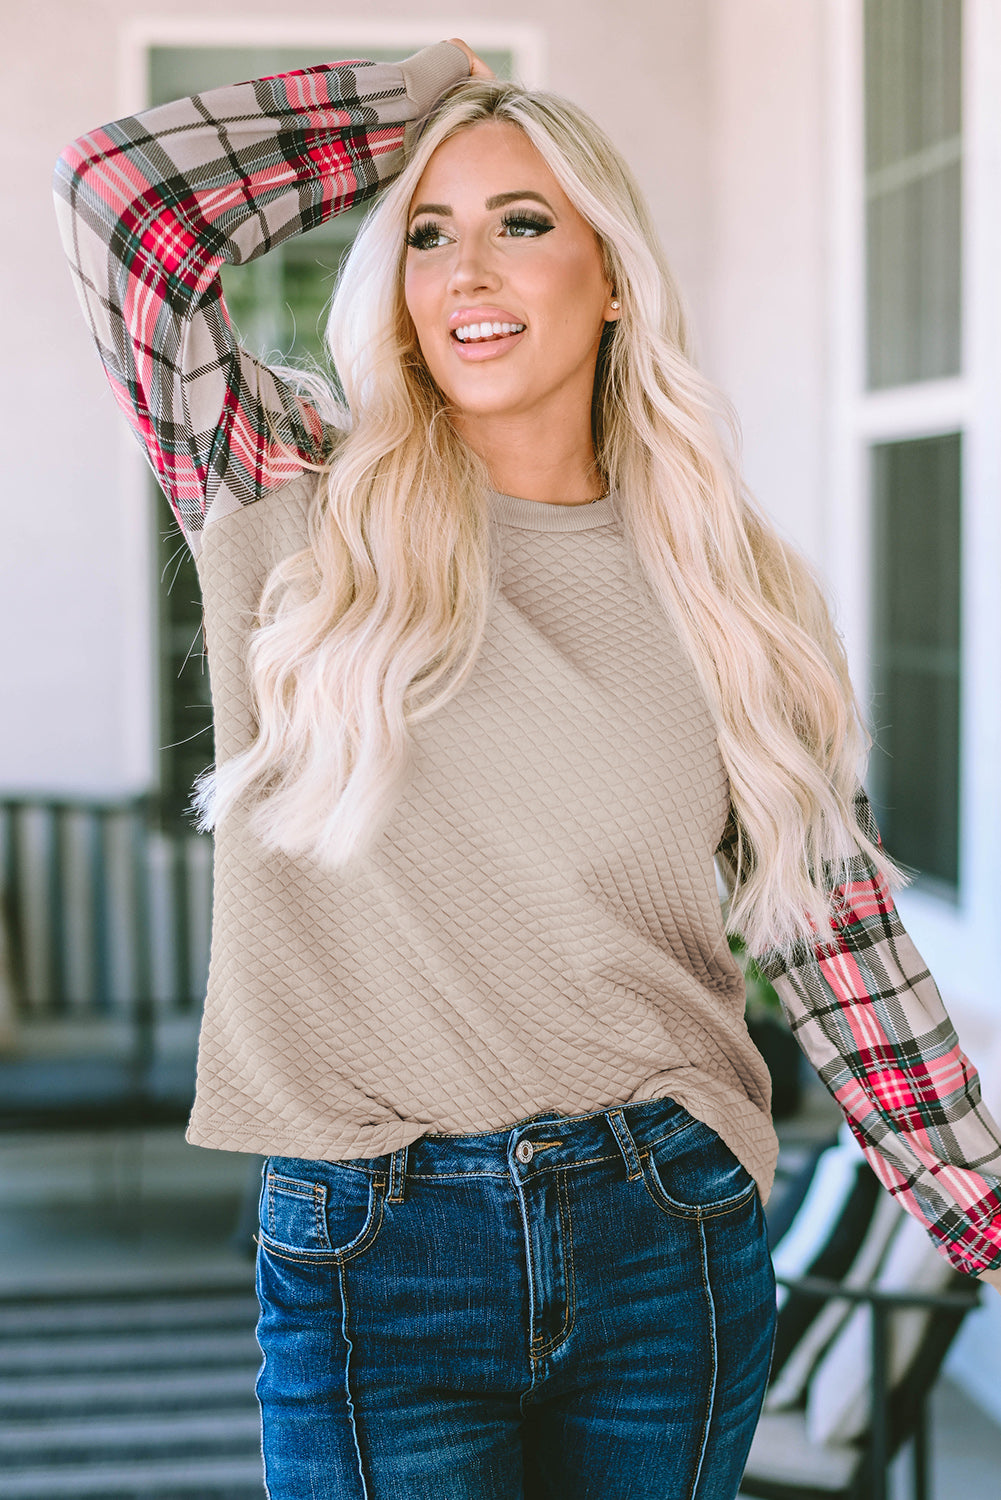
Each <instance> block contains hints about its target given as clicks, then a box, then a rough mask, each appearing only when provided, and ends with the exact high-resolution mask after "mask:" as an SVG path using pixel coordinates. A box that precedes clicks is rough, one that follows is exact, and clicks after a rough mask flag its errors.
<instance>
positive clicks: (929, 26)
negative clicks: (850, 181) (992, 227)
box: [865, 0, 962, 389]
mask: <svg viewBox="0 0 1001 1500" xmlns="http://www.w3.org/2000/svg"><path fill="white" fill-rule="evenodd" d="M960 23H961V6H960V0H867V4H866V8H865V97H866V129H865V153H866V242H867V245H866V252H867V253H866V260H867V291H868V297H867V302H868V383H869V388H870V389H875V388H880V387H886V386H895V385H903V384H905V383H907V382H910V381H915V380H928V379H931V378H934V377H939V376H943V375H956V374H958V373H959V369H960V302H961V297H960V293H961V287H960V247H961V240H960V210H961V190H962V134H961V122H960V113H961V111H960V104H961V99H960V95H961V77H962V73H961V40H962V38H961V24H960Z"/></svg>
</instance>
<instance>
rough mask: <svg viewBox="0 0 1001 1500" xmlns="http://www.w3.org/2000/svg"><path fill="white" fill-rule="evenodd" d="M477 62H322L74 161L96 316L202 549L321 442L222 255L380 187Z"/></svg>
mask: <svg viewBox="0 0 1001 1500" xmlns="http://www.w3.org/2000/svg"><path fill="white" fill-rule="evenodd" d="M468 73H469V66H468V62H467V60H466V58H465V56H464V54H463V53H462V52H461V50H460V49H459V48H457V47H454V46H452V45H451V44H449V43H447V42H443V43H439V44H438V45H437V46H434V47H428V48H426V49H425V50H424V51H423V52H420V53H418V54H417V55H416V56H415V57H412V58H409V59H408V60H407V61H406V62H404V63H401V64H399V65H394V64H387V63H364V62H357V63H337V64H329V65H323V66H320V67H315V68H307V69H304V70H302V71H300V72H295V73H288V74H285V75H283V76H281V77H275V78H265V79H261V80H258V81H257V82H251V83H240V84H234V85H232V86H229V87H226V88H219V89H213V90H211V91H210V92H206V93H204V94H200V95H196V96H195V97H193V98H190V99H181V100H178V101H177V102H175V103H173V104H165V105H162V106H158V107H157V108H154V109H150V110H147V111H145V112H144V113H142V114H138V115H134V116H129V117H127V118H125V119H122V120H118V121H115V122H114V123H113V124H110V125H105V126H103V127H101V128H99V129H97V130H93V131H91V132H90V133H89V134H88V135H84V136H81V137H80V138H79V139H78V140H76V141H74V142H73V143H72V144H71V145H70V146H68V147H67V148H66V150H65V151H64V152H63V153H62V155H61V156H60V158H59V161H58V163H57V165H56V172H55V182H54V187H55V194H56V211H57V216H58V219H59V225H60V231H61V234H62V237H63V242H64V245H65V248H66V252H67V255H68V257H69V261H70V267H71V271H72V274H73V278H74V282H75V285H76V290H77V293H78V296H79V299H80V302H81V304H82V306H83V311H84V316H85V317H86V320H87V323H88V325H89V327H90V330H91V333H92V335H93V337H94V340H95V342H96V343H97V347H98V350H99V352H100V356H101V359H102V362H103V364H104V367H105V370H106V372H107V375H108V379H109V380H110V382H111V386H112V389H113V391H114V394H115V397H116V398H117V400H118V403H119V405H120V406H121V407H122V409H123V411H124V413H125V415H126V417H127V419H128V420H129V422H130V423H131V425H132V428H133V430H134V431H135V433H136V435H137V436H138V437H139V439H140V441H141V442H142V443H143V445H144V447H145V449H146V452H147V455H148V457H149V460H150V463H151V464H152V467H153V469H154V471H155V473H156V475H157V478H158V479H159V482H160V484H161V485H162V487H163V489H164V491H165V493H166V495H167V498H168V499H169V500H170V502H171V505H172V506H173V508H174V511H175V513H176V515H177V517H178V520H179V522H180V524H181V526H182V528H183V530H184V531H185V533H186V535H187V536H188V539H189V541H191V543H192V545H193V546H194V547H195V548H196V550H197V542H198V537H199V532H200V530H201V527H202V526H203V524H204V521H205V519H206V516H207V515H208V513H209V511H210V510H211V513H212V518H214V517H216V516H218V515H223V514H227V513H228V512H231V511H233V510H235V509H236V508H238V507H239V506H240V505H246V504H249V503H251V502H253V501H255V500H257V499H259V498H260V497H261V496H262V495H264V494H267V493H269V492H271V491H273V490H275V489H277V488H278V487H280V486H281V485H282V484H285V483H287V482H288V481H289V480H290V479H292V478H294V477H295V476H296V474H298V473H300V472H301V471H302V469H303V468H304V466H305V464H306V463H308V462H310V461H312V460H314V459H315V458H316V456H317V454H318V452H319V451H320V450H321V448H322V444H323V439H324V434H323V430H322V424H321V422H320V419H319V417H318V416H317V414H316V412H315V411H314V410H313V409H312V408H311V407H310V406H309V405H308V403H307V402H305V401H304V400H303V399H301V398H300V397H299V396H298V395H297V394H296V393H294V392H293V391H292V390H291V388H290V387H289V386H288V385H287V384H286V383H285V382H284V381H283V380H281V379H280V378H279V377H278V376H277V375H276V374H275V373H273V372H272V371H270V370H269V369H268V368H267V367H266V366H264V365H262V364H260V363H259V362H258V361H257V360H256V359H255V358H254V357H253V356H252V355H251V354H249V353H248V352H247V350H245V349H243V348H241V347H240V345H239V344H238V342H237V341H236V339H235V337H234V335H233V331H232V328H231V326H230V322H229V318H228V316H227V312H226V308H225V305H224V303H223V298H222V291H221V285H220V270H221V267H222V266H223V265H224V264H226V263H228V264H231V265H244V264H246V263H247V262H248V261H250V260H253V259H254V258H255V257H256V256H259V255H263V254H264V253H265V252H266V251H267V250H269V249H271V248H272V246H274V245H277V244H279V243H280V242H281V241H282V240H285V239H287V238H289V237H291V236H292V235H296V234H301V233H303V232H304V231H305V230H308V229H311V228H313V227H314V226H315V225H317V224H321V223H323V222H324V221H325V220H326V219H328V218H330V217H331V216H332V215H334V214H336V213H338V212H340V211H341V210H343V209H346V208H348V207H350V206H351V205H352V204H353V203H358V202H361V201H362V200H364V199H366V198H369V197H371V196H372V194H373V193H374V192H375V191H376V190H377V188H378V187H379V186H380V185H381V184H383V183H385V182H387V181H388V180H389V179H391V178H392V177H393V176H394V175H395V174H396V173H397V172H398V171H399V170H400V168H401V166H402V164H403V160H404V153H405V148H406V145H407V143H408V139H409V134H410V132H412V131H414V130H416V129H417V128H419V125H420V122H421V121H422V119H423V118H424V117H425V116H426V115H427V113H428V112H429V110H430V109H431V107H432V106H433V104H434V103H435V101H436V100H437V99H438V98H439V97H440V95H441V94H442V93H443V92H444V91H445V90H446V89H447V88H449V87H450V86H452V85H453V84H455V83H458V82H460V81H461V80H462V79H463V78H465V77H468Z"/></svg>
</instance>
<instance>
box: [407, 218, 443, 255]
mask: <svg viewBox="0 0 1001 1500" xmlns="http://www.w3.org/2000/svg"><path fill="white" fill-rule="evenodd" d="M447 242H448V240H447V236H446V234H445V232H444V230H443V229H442V227H441V225H440V224H436V223H435V222H434V220H433V219H428V220H427V222H426V223H424V224H418V225H417V226H416V228H414V229H411V231H410V233H409V234H408V235H407V244H408V246H409V247H410V249H411V250H435V249H437V247H438V246H439V245H444V244H447Z"/></svg>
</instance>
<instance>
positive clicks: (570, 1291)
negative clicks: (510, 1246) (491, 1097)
mask: <svg viewBox="0 0 1001 1500" xmlns="http://www.w3.org/2000/svg"><path fill="white" fill-rule="evenodd" d="M566 1188H567V1176H566V1169H565V1168H564V1170H563V1171H562V1172H561V1173H560V1175H559V1180H558V1182H557V1184H556V1192H557V1195H558V1197H559V1204H560V1238H561V1240H562V1242H563V1251H564V1264H565V1265H566V1267H567V1300H566V1306H565V1308H564V1312H563V1327H562V1328H561V1329H560V1331H559V1333H557V1334H556V1335H555V1336H554V1337H553V1338H551V1339H550V1340H549V1342H548V1343H547V1344H543V1345H542V1346H541V1347H540V1348H539V1349H538V1350H536V1354H535V1356H533V1357H537V1358H539V1359H543V1358H545V1356H546V1355H547V1354H552V1353H553V1352H554V1350H556V1349H558V1348H559V1347H560V1345H561V1344H565V1343H566V1341H567V1339H568V1338H569V1337H570V1335H571V1334H572V1333H573V1330H574V1324H575V1323H576V1321H577V1282H576V1277H575V1270H574V1259H573V1220H572V1218H571V1217H570V1196H569V1194H568V1193H567V1190H566Z"/></svg>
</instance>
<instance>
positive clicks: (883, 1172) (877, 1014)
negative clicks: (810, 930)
mask: <svg viewBox="0 0 1001 1500" xmlns="http://www.w3.org/2000/svg"><path fill="white" fill-rule="evenodd" d="M857 814H858V819H859V823H860V826H861V827H862V829H863V831H864V832H865V833H866V834H867V835H868V837H869V838H870V839H872V840H873V841H874V842H875V840H876V838H877V833H876V827H875V823H874V820H873V817H872V812H871V809H870V807H869V802H868V799H867V798H866V797H865V795H864V794H863V793H860V794H859V797H858V799H857ZM721 853H722V854H723V856H724V858H726V853H727V851H726V850H725V849H723V850H722V851H721ZM836 906H837V909H838V910H839V912H840V917H839V919H838V921H837V922H836V924H834V926H833V929H832V930H833V942H832V943H831V944H830V945H829V946H828V947H826V948H824V947H822V946H819V945H818V947H817V948H816V950H814V951H812V952H807V951H803V952H801V953H798V954H796V955H794V956H793V957H792V958H791V959H789V960H782V959H778V958H774V959H772V960H770V961H767V962H766V961H761V962H760V966H761V968H762V970H763V972H764V973H765V974H766V976H767V978H768V979H769V980H770V981H771V983H772V984H773V985H774V986H775V989H776V990H777V992H778V994H779V998H780V999H781V1001H782V1004H783V1006H784V1008H785V1011H786V1015H787V1017H788V1020H789V1024H790V1026H791V1027H792V1030H793V1033H794V1035H795V1036H796V1039H797V1041H798V1042H799V1044H800V1046H801V1048H802V1049H803V1051H804V1052H805V1054H806V1056H807V1057H808V1058H809V1060H810V1062H811V1063H812V1064H813V1066H814V1067H815V1068H816V1070H817V1072H818V1074H819V1075H820V1078H821V1079H822V1081H823V1082H824V1084H825V1085H826V1086H827V1088H828V1089H829V1090H830V1092H831V1093H832V1094H833V1096H834V1098H835V1099H836V1100H837V1102H838V1104H839V1105H840V1106H841V1109H842V1111H843V1112H844V1115H845V1118H846V1119H847V1121H848V1123H849V1125H850V1126H851V1128H852V1131H853V1133H854V1135H855V1137H856V1139H857V1140H858V1142H859V1144H860V1145H861V1147H862V1150H863V1152H864V1153H865V1155H866V1157H867V1159H868V1161H869V1163H870V1165H871V1166H872V1168H873V1171H874V1172H875V1173H876V1175H877V1177H878V1178H879V1179H880V1181H881V1182H882V1183H883V1184H884V1186H885V1187H887V1188H888V1189H889V1191H890V1192H891V1193H892V1194H893V1195H894V1196H895V1197H896V1198H897V1200H898V1201H899V1202H900V1203H901V1205H902V1206H903V1207H904V1208H906V1209H907V1210H908V1212H909V1213H911V1214H913V1215H914V1217H915V1218H916V1219H918V1220H919V1221H920V1222H921V1223H922V1224H923V1225H924V1226H925V1228H926V1229H927V1230H928V1232H929V1234H930V1235H931V1236H932V1238H933V1239H934V1240H935V1242H936V1243H937V1245H938V1246H939V1248H940V1249H941V1250H942V1251H943V1253H944V1254H945V1255H947V1256H948V1258H949V1259H950V1260H951V1261H952V1263H953V1264H954V1265H955V1266H956V1267H957V1268H958V1269H959V1270H961V1271H965V1272H967V1273H969V1274H971V1275H980V1274H983V1273H985V1272H987V1273H988V1275H987V1276H986V1277H985V1279H987V1280H990V1281H991V1282H992V1283H993V1284H995V1285H997V1286H999V1289H1001V1131H999V1129H998V1126H997V1125H996V1123H995V1122H994V1120H993V1119H992V1118H991V1115H990V1114H989V1113H988V1111H987V1109H986V1108H985V1106H984V1104H983V1101H982V1099H981V1096H980V1081H979V1078H978V1076H977V1071H976V1069H975V1068H974V1067H973V1065H972V1063H971V1062H970V1061H969V1059H968V1058H967V1057H966V1056H965V1055H964V1053H963V1051H962V1049H961V1047H960V1045H959V1039H958V1037H957V1036H956V1031H955V1028H954V1027H953V1024H952V1022H951V1020H950V1019H949V1016H948V1014H947V1013H946V1010H945V1007H944V1005H943V1004H942V999H941V996H940V995H939V992H938V989H937V987H936V985H935V981H934V980H933V979H932V977H931V974H930V973H929V972H928V969H927V966H926V965H925V963H924V961H923V960H922V958H921V955H920V954H919V953H918V951H917V949H916V948H915V946H914V944H913V942H912V941H911V939H910V938H909V937H908V935H907V933H906V932H905V931H904V928H903V925H902V923H901V921H900V917H899V916H898V914H897V911H896V908H895V907H894V904H893V901H892V900H891V897H890V893H889V891H888V890H887V889H886V885H885V883H884V882H883V880H882V879H881V877H880V875H879V873H878V871H877V870H876V869H875V868H874V866H873V865H872V864H871V863H870V862H869V861H868V860H866V859H865V858H863V857H862V856H861V854H860V855H858V856H857V857H856V859H855V860H854V861H853V864H852V868H851V869H850V871H849V878H848V879H847V880H846V881H845V882H844V883H843V884H842V885H840V886H839V887H838V888H837V892H836Z"/></svg>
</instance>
